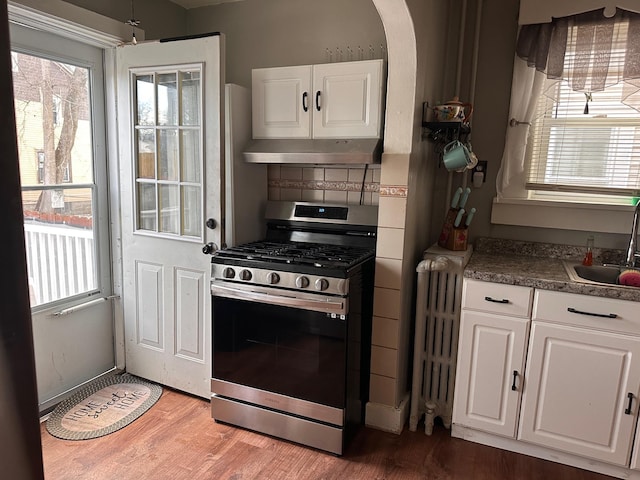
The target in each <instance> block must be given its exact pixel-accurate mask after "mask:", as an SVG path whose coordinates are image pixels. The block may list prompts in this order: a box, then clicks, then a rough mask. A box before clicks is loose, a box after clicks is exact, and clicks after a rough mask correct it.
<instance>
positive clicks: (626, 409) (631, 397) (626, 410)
mask: <svg viewBox="0 0 640 480" xmlns="http://www.w3.org/2000/svg"><path fill="white" fill-rule="evenodd" d="M627 398H628V399H629V406H628V407H627V408H625V409H624V413H625V414H627V415H631V404H632V403H633V393H631V392H629V393H627Z"/></svg>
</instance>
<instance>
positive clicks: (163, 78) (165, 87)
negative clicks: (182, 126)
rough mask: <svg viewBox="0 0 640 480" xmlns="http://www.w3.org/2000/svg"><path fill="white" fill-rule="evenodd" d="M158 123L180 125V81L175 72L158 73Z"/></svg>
mask: <svg viewBox="0 0 640 480" xmlns="http://www.w3.org/2000/svg"><path fill="white" fill-rule="evenodd" d="M158 125H178V81H177V77H176V74H175V73H161V74H158Z"/></svg>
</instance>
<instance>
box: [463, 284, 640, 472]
mask: <svg viewBox="0 0 640 480" xmlns="http://www.w3.org/2000/svg"><path fill="white" fill-rule="evenodd" d="M464 282H465V284H464V287H463V296H462V315H461V324H460V337H459V341H460V343H459V346H458V364H457V373H456V390H455V396H454V405H453V434H454V436H460V437H463V438H467V439H470V440H473V441H478V442H480V443H485V444H489V445H493V446H498V447H501V448H507V449H511V450H514V451H519V452H522V453H527V454H530V455H534V456H538V457H541V458H547V459H550V460H554V461H558V462H561V463H567V464H571V465H574V466H578V467H582V468H585V469H589V470H594V471H598V472H601V473H606V474H608V475H613V476H617V477H619V478H640V472H634V470H630V469H629V467H631V468H632V469H635V470H640V452H639V451H638V450H640V438H638V437H640V430H639V431H638V433H636V429H640V426H638V422H637V419H638V412H639V409H640V403H639V395H640V308H638V303H637V302H631V301H625V300H617V299H610V298H603V297H594V296H587V295H577V294H569V293H563V292H551V291H546V290H539V289H535V290H534V289H532V288H530V289H529V288H528V287H517V286H512V285H502V284H494V283H490V282H481V281H477V280H470V279H466V278H465V279H464ZM517 289H525V290H517ZM526 289H528V291H529V293H530V294H529V295H527V290H526ZM534 292H535V294H534ZM526 298H529V308H527V307H526V305H525V300H526ZM512 299H513V300H512ZM474 432H475V433H474ZM634 436H635V438H636V440H635V447H634ZM616 466H617V467H616Z"/></svg>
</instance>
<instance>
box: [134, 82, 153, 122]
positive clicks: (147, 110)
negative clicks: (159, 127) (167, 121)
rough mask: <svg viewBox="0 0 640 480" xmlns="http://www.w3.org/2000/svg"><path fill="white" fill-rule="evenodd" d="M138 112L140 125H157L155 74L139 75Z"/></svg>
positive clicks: (137, 88)
mask: <svg viewBox="0 0 640 480" xmlns="http://www.w3.org/2000/svg"><path fill="white" fill-rule="evenodd" d="M135 79H136V112H137V116H136V118H137V119H138V120H137V124H138V125H155V123H156V122H155V118H156V113H155V112H156V110H155V101H154V100H153V75H137V76H136V77H135Z"/></svg>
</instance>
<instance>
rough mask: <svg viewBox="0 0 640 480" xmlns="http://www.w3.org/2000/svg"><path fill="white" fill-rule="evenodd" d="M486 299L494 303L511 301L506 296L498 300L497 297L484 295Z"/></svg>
mask: <svg viewBox="0 0 640 480" xmlns="http://www.w3.org/2000/svg"><path fill="white" fill-rule="evenodd" d="M484 299H485V300H486V301H487V302H493V303H509V300H507V299H506V298H503V299H502V300H496V299H495V298H491V297H484Z"/></svg>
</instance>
